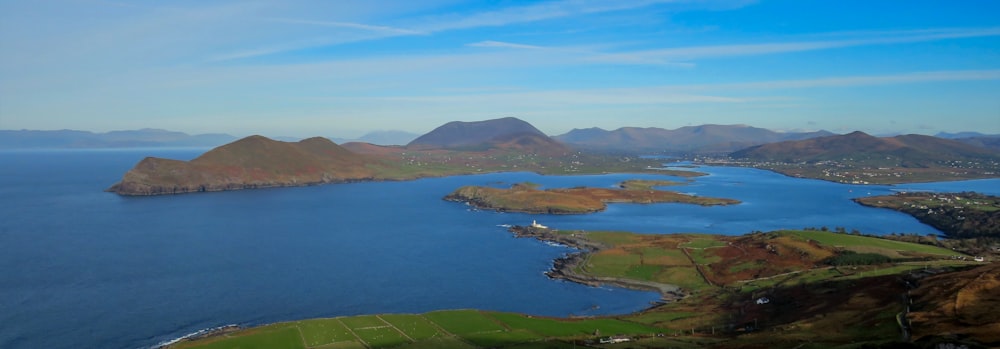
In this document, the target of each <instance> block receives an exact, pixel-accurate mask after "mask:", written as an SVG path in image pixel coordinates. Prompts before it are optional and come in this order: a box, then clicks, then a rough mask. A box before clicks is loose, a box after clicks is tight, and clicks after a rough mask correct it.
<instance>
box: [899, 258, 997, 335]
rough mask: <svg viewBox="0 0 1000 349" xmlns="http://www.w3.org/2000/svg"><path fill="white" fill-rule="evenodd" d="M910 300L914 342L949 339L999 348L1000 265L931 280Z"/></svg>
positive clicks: (991, 265) (919, 286)
mask: <svg viewBox="0 0 1000 349" xmlns="http://www.w3.org/2000/svg"><path fill="white" fill-rule="evenodd" d="M910 296H911V298H912V299H913V304H912V305H911V306H910V309H911V312H910V314H909V316H908V318H909V319H910V322H911V325H912V328H913V339H914V340H919V339H921V338H923V337H928V336H946V335H950V336H957V337H959V338H970V339H972V340H975V341H977V342H980V343H983V344H987V345H993V346H1000V264H997V263H993V264H989V265H985V266H982V267H978V268H975V269H971V270H966V271H962V272H956V273H947V274H941V275H935V276H931V277H928V278H926V279H923V280H920V281H919V285H918V287H917V288H916V289H915V290H913V291H912V292H911V293H910Z"/></svg>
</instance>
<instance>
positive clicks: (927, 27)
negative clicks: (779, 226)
mask: <svg viewBox="0 0 1000 349" xmlns="http://www.w3.org/2000/svg"><path fill="white" fill-rule="evenodd" d="M998 13H1000V1H974V0H969V1H850V0H842V1H818V0H817V1H812V0H785V1H768V0H761V1H743V0H732V1H729V0H720V1H693V0H692V1H684V0H676V1H669V0H667V1H657V0H617V1H610V0H608V1H586V0H565V1H558V0H557V1H510V0H498V1H480V2H470V1H451V0H430V1H403V0H398V1H382V0H364V1H353V0H337V1H325V0H324V1H200V0H199V1H102V0H79V1H69V0H66V1H44V2H42V1H7V0H0V129H48V130H51V129H81V130H90V131H109V130H121V129H137V128H144V127H152V128H165V129H171V130H178V131H184V132H188V133H208V132H225V133H230V134H234V135H247V134H264V135H269V136H313V135H322V136H336V137H356V136H360V135H361V134H363V133H365V132H367V131H371V130H404V131H410V132H416V133H423V132H427V131H429V130H431V129H433V128H434V127H437V126H439V125H441V124H443V123H445V122H448V121H454V120H462V121H475V120H484V119H491V118H498V117H505V116H515V117H518V118H521V119H523V120H526V121H528V122H531V123H532V124H534V125H535V126H537V127H538V128H540V129H541V130H542V131H544V132H546V133H549V134H561V133H564V132H567V131H569V130H570V129H572V128H586V127H602V128H605V129H615V128H618V127H623V126H639V127H662V128H677V127H681V126H687V125H700V124H707V123H713V124H748V125H753V126H758V127H765V128H771V129H777V130H817V129H826V130H831V131H834V132H849V131H853V130H862V131H866V132H870V133H888V132H903V133H924V134H932V133H936V132H939V131H951V132H954V131H980V132H985V133H1000V16H998V15H997V14H998Z"/></svg>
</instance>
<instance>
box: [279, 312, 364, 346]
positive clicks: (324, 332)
mask: <svg viewBox="0 0 1000 349" xmlns="http://www.w3.org/2000/svg"><path fill="white" fill-rule="evenodd" d="M293 324H294V325H296V326H298V327H299V330H301V331H302V338H303V340H304V341H305V343H306V346H309V347H315V346H320V345H324V344H330V343H336V342H353V341H354V340H356V339H357V338H356V337H354V335H352V334H351V332H350V331H348V330H347V327H346V326H344V324H343V323H342V322H340V320H339V319H315V320H306V321H299V322H295V323H293Z"/></svg>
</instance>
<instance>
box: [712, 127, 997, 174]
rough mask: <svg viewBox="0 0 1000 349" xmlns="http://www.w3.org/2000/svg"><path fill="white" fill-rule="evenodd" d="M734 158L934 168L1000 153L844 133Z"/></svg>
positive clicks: (917, 138) (914, 138) (913, 138)
mask: <svg viewBox="0 0 1000 349" xmlns="http://www.w3.org/2000/svg"><path fill="white" fill-rule="evenodd" d="M730 156H731V157H733V158H738V159H748V160H755V161H776V162H786V163H815V162H819V161H843V160H845V159H846V160H850V161H851V162H852V163H855V164H868V165H871V166H900V167H913V168H919V167H934V166H940V165H942V164H943V163H946V162H954V161H982V160H1000V153H998V152H996V151H993V150H990V149H986V148H982V147H976V146H972V145H969V144H965V143H962V142H959V141H955V140H950V139H944V138H937V137H932V136H924V135H914V134H911V135H902V136H895V137H882V138H880V137H875V136H871V135H869V134H866V133H864V132H861V131H855V132H852V133H849V134H846V135H835V136H827V137H819V138H812V139H806V140H799V141H784V142H777V143H769V144H763V145H758V146H753V147H750V148H746V149H743V150H740V151H736V152H733V153H732V154H731V155H730Z"/></svg>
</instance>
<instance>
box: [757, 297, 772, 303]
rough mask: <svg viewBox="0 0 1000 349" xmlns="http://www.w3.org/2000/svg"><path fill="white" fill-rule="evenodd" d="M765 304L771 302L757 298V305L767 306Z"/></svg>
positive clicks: (765, 298)
mask: <svg viewBox="0 0 1000 349" xmlns="http://www.w3.org/2000/svg"><path fill="white" fill-rule="evenodd" d="M767 303H771V300H770V299H767V297H760V298H757V304H767Z"/></svg>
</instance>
